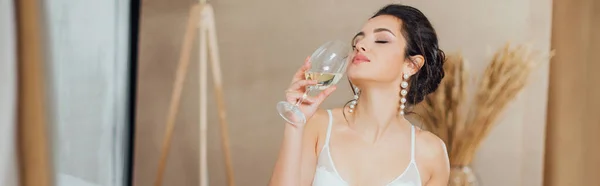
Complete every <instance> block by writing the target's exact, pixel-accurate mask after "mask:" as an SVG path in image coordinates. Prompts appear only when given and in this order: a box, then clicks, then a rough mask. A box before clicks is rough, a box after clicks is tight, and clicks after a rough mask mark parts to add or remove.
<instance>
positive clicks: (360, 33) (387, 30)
mask: <svg viewBox="0 0 600 186" xmlns="http://www.w3.org/2000/svg"><path fill="white" fill-rule="evenodd" d="M377 32H389V33H390V34H392V35H393V36H394V37H395V36H396V34H394V32H392V31H391V30H389V29H387V28H376V29H375V30H373V33H377ZM364 35H365V32H362V31H361V32H358V33H357V34H356V35H354V37H353V38H352V40H354V39H356V37H358V36H364Z"/></svg>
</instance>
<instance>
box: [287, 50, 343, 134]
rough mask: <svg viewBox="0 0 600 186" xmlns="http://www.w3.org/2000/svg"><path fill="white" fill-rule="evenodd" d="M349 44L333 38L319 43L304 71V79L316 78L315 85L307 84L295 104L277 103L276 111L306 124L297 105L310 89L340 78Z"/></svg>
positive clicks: (315, 88) (323, 87)
mask: <svg viewBox="0 0 600 186" xmlns="http://www.w3.org/2000/svg"><path fill="white" fill-rule="evenodd" d="M349 49H350V48H349V45H348V44H347V43H344V42H341V41H338V40H335V41H329V42H326V43H325V44H323V45H321V46H320V47H319V48H318V49H317V50H315V51H314V52H313V53H312V55H311V56H310V63H311V67H310V69H309V70H307V71H306V72H305V75H304V77H305V79H307V80H316V81H317V84H316V85H311V86H307V88H306V91H305V92H304V95H303V96H302V97H301V98H300V99H298V101H297V102H296V104H290V103H289V102H286V101H281V102H279V103H277V111H278V112H279V115H280V116H281V117H283V119H285V120H286V121H287V122H289V123H291V124H294V125H299V124H306V116H305V115H304V114H303V113H302V111H301V110H300V108H299V105H300V104H301V103H302V101H303V100H304V99H305V98H306V97H307V96H308V94H309V92H311V91H322V90H325V89H327V88H329V87H330V86H332V85H335V84H336V83H338V82H339V81H340V79H342V76H343V74H344V72H345V71H346V66H347V65H348V53H349V52H350V50H349Z"/></svg>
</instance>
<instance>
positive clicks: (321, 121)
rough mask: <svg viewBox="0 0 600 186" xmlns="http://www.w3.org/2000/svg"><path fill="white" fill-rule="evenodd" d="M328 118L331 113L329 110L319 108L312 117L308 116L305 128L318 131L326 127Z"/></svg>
mask: <svg viewBox="0 0 600 186" xmlns="http://www.w3.org/2000/svg"><path fill="white" fill-rule="evenodd" d="M328 120H329V114H328V113H327V110H325V109H318V110H317V111H316V112H315V114H314V115H313V116H312V117H311V118H308V121H307V122H306V126H305V127H304V130H305V131H312V132H317V131H321V130H322V129H326V128H327V123H328Z"/></svg>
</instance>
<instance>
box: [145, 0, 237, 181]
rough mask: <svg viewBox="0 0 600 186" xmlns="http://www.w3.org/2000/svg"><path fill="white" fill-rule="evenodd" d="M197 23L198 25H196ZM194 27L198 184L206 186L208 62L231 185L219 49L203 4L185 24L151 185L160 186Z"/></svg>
mask: <svg viewBox="0 0 600 186" xmlns="http://www.w3.org/2000/svg"><path fill="white" fill-rule="evenodd" d="M198 23H199V25H197V24H198ZM196 26H198V27H199V32H198V33H199V35H200V37H199V39H200V40H199V49H200V51H199V54H200V59H199V63H200V64H199V67H200V69H199V77H200V78H199V83H200V114H199V116H200V133H199V136H200V161H199V162H200V185H201V186H208V161H207V124H208V114H207V112H208V110H207V102H208V99H207V90H208V88H207V84H208V83H207V79H208V72H207V66H208V62H209V59H208V58H209V57H210V62H211V67H212V69H211V71H212V75H213V83H214V86H215V87H214V89H215V95H216V97H217V105H218V111H219V112H218V113H219V121H220V126H221V141H222V144H221V145H222V149H223V154H224V156H225V166H226V170H227V184H228V185H229V186H234V185H235V183H234V177H233V165H232V162H231V152H230V148H229V133H228V127H227V122H226V114H225V101H224V98H223V84H222V80H221V77H222V76H221V66H220V59H219V49H218V45H217V34H216V29H215V21H214V11H213V8H212V6H210V5H209V4H207V3H206V2H205V1H201V2H200V4H198V5H194V6H193V7H192V8H191V10H190V14H189V18H188V24H187V27H186V31H185V35H184V39H183V46H182V49H181V53H180V56H179V62H178V66H177V72H176V78H175V85H174V87H173V93H172V95H171V102H170V104H169V113H168V117H167V129H166V130H165V137H164V140H163V148H162V151H161V159H160V162H159V166H158V171H157V176H156V181H155V183H154V185H155V186H160V185H162V182H163V181H162V180H163V173H164V170H165V166H166V160H167V156H168V153H169V148H170V142H171V138H172V135H173V129H174V127H175V120H176V116H177V110H178V107H179V101H180V99H181V91H182V89H183V82H184V80H185V77H186V74H187V71H188V65H189V61H190V53H191V50H192V44H193V43H192V42H193V41H194V39H195V36H196V34H195V33H194V30H195V28H196ZM209 53H210V54H209Z"/></svg>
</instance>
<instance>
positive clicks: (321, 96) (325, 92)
mask: <svg viewBox="0 0 600 186" xmlns="http://www.w3.org/2000/svg"><path fill="white" fill-rule="evenodd" d="M336 89H337V87H336V86H331V87H329V88H327V89H325V90H323V91H322V92H321V93H319V95H317V97H315V99H314V103H315V104H321V103H322V102H323V101H324V100H325V98H327V97H328V96H329V95H331V93H333V91H335V90H336Z"/></svg>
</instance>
